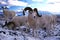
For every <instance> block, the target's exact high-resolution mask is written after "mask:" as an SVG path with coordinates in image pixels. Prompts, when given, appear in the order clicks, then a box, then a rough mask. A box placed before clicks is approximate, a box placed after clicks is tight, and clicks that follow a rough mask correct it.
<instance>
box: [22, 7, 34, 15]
mask: <svg viewBox="0 0 60 40" xmlns="http://www.w3.org/2000/svg"><path fill="white" fill-rule="evenodd" d="M27 10H29V11H33V10H32V8H31V7H26V8H24V10H23V15H25V11H27Z"/></svg>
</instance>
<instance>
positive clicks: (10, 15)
mask: <svg viewBox="0 0 60 40" xmlns="http://www.w3.org/2000/svg"><path fill="white" fill-rule="evenodd" d="M2 9H3V13H4V17H5V20H6V21H10V20H11V19H12V18H13V17H14V16H15V15H16V12H15V11H11V10H8V9H7V7H2Z"/></svg>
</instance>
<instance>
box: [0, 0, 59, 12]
mask: <svg viewBox="0 0 60 40" xmlns="http://www.w3.org/2000/svg"><path fill="white" fill-rule="evenodd" d="M4 5H6V6H7V7H8V8H9V9H10V10H14V11H16V12H20V11H22V10H23V9H24V8H25V7H27V6H29V7H32V8H37V9H38V10H42V11H49V12H60V0H0V6H4ZM0 12H2V10H0Z"/></svg>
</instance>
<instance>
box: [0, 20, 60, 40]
mask: <svg viewBox="0 0 60 40" xmlns="http://www.w3.org/2000/svg"><path fill="white" fill-rule="evenodd" d="M0 23H1V24H2V23H3V22H1V21H0ZM1 24H0V40H60V24H56V25H55V26H54V29H53V30H51V31H50V34H51V36H47V33H46V32H45V30H43V29H39V30H37V35H38V37H33V36H32V35H31V34H32V33H31V32H32V30H30V31H31V32H30V33H25V32H22V31H20V30H16V31H13V30H9V29H8V28H2V26H1ZM2 25H4V23H3V24H2ZM20 28H21V29H22V30H23V28H26V27H25V26H21V27H20Z"/></svg>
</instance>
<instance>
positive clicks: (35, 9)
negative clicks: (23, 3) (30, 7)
mask: <svg viewBox="0 0 60 40" xmlns="http://www.w3.org/2000/svg"><path fill="white" fill-rule="evenodd" d="M34 11H35V12H36V13H37V16H38V17H41V16H42V15H39V13H38V10H37V8H34Z"/></svg>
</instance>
